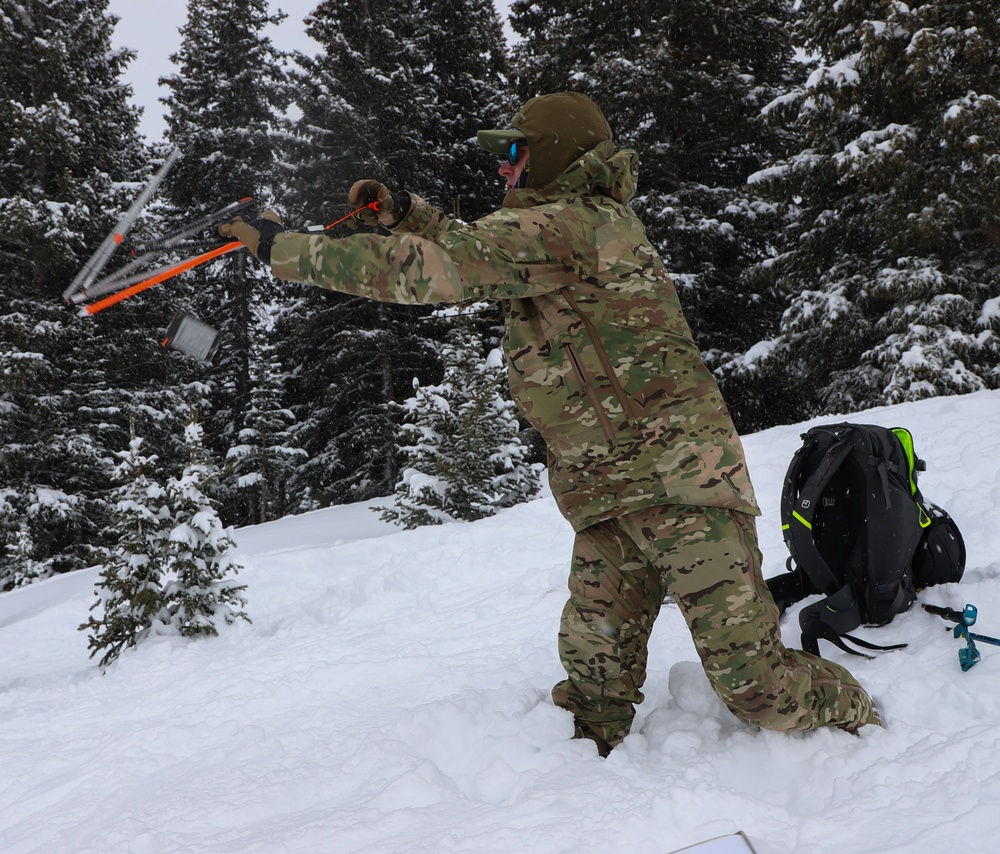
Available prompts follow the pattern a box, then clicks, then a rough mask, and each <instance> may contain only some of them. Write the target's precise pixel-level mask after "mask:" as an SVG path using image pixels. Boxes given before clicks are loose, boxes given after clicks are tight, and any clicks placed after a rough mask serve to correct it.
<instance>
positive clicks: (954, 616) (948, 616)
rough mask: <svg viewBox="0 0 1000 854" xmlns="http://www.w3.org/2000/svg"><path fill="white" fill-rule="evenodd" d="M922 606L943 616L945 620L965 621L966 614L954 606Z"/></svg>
mask: <svg viewBox="0 0 1000 854" xmlns="http://www.w3.org/2000/svg"><path fill="white" fill-rule="evenodd" d="M921 607H922V608H923V609H924V610H925V611H926V612H927V613H928V614H934V615H935V616H936V617H941V618H943V619H945V620H951V621H953V622H955V623H964V622H965V614H963V613H962V612H961V611H955V610H953V609H952V608H942V607H941V606H940V605H921Z"/></svg>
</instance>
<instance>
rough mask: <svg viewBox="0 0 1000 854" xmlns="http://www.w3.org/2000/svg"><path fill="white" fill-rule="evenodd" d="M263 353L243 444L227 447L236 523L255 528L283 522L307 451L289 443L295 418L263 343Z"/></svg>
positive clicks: (255, 374)
mask: <svg viewBox="0 0 1000 854" xmlns="http://www.w3.org/2000/svg"><path fill="white" fill-rule="evenodd" d="M259 346H261V347H263V349H264V351H265V352H264V355H262V356H257V357H256V358H255V359H254V369H253V371H252V374H251V379H252V382H253V390H252V392H251V395H250V409H249V410H248V411H247V413H246V415H245V416H244V426H243V429H242V430H240V433H239V444H237V445H234V446H233V447H231V448H230V449H229V455H228V465H229V466H230V467H231V468H232V473H233V476H234V477H235V479H236V485H237V487H238V489H239V498H240V502H239V513H238V514H237V522H238V523H239V524H242V525H253V524H259V523H261V522H269V521H271V520H274V519H279V518H281V517H282V516H284V515H285V513H286V512H287V511H288V508H289V505H288V483H289V481H290V480H291V478H292V476H293V474H294V472H295V468H296V466H298V465H299V464H301V463H302V461H303V457H304V456H305V452H304V451H303V450H301V449H299V448H295V447H293V446H292V445H291V436H290V428H291V426H292V424H293V423H294V417H293V415H292V413H291V411H290V410H288V409H286V408H285V407H284V406H283V405H282V402H281V398H282V386H281V383H280V377H279V375H278V374H277V372H276V371H275V370H274V369H273V365H274V364H275V363H276V361H277V360H276V359H274V358H273V357H271V356H269V355H268V354H269V353H272V352H273V349H274V348H273V346H272V345H270V344H265V343H262V344H260V345H259Z"/></svg>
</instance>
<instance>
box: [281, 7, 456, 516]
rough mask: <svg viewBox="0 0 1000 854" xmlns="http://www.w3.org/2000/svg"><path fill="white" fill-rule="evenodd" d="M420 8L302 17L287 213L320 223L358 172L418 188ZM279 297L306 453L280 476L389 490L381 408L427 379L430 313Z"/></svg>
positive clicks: (323, 500)
mask: <svg viewBox="0 0 1000 854" xmlns="http://www.w3.org/2000/svg"><path fill="white" fill-rule="evenodd" d="M421 10H422V7H421V6H420V4H414V3H413V2H402V0H386V2H382V3H377V4H369V3H352V4H335V3H324V4H322V5H320V6H319V7H317V9H316V10H315V11H314V13H313V15H312V16H311V17H310V18H308V19H307V22H306V23H307V29H306V31H307V33H308V34H309V36H310V37H311V38H312V39H313V40H314V41H315V42H316V43H317V44H318V46H319V49H320V52H319V53H318V54H317V55H316V56H312V57H310V56H307V55H305V54H297V55H296V56H295V61H296V65H297V66H298V67H299V68H300V69H301V72H299V73H295V74H293V75H292V77H293V81H294V86H295V103H296V106H297V107H298V109H299V111H300V112H301V117H300V118H299V119H297V120H296V121H295V122H294V124H293V125H292V127H291V129H290V134H289V151H288V155H287V159H288V162H289V163H290V164H291V165H290V169H289V172H288V175H287V183H288V186H289V194H288V196H287V198H286V202H287V205H288V207H289V209H290V211H291V213H290V214H289V216H290V218H294V219H295V220H296V221H298V222H302V223H329V222H331V221H332V220H334V219H335V218H337V217H338V216H339V215H341V213H342V212H343V211H344V206H343V201H342V200H344V199H346V197H347V192H348V189H349V188H350V186H351V184H352V183H353V182H354V181H355V180H358V179H360V178H375V179H377V180H380V181H383V182H384V183H386V184H388V185H389V186H391V187H393V188H395V189H410V190H413V191H414V192H418V193H419V192H421V190H422V189H423V187H422V181H421V174H422V171H423V170H424V168H425V166H426V164H427V163H428V162H429V161H430V160H432V159H433V158H434V157H435V156H437V155H436V152H435V151H434V148H435V146H434V145H433V143H428V141H426V140H425V139H424V138H423V135H424V133H425V132H427V129H428V128H429V127H430V126H431V121H430V119H429V116H430V113H429V105H430V104H431V103H432V95H433V93H432V92H431V91H430V89H429V88H428V87H426V86H424V85H422V81H423V76H422V75H424V73H425V72H424V69H425V68H426V67H427V65H428V55H427V53H426V50H425V46H424V45H422V44H421V43H420V40H419V39H417V38H416V37H415V33H416V32H417V29H418V27H417V20H418V19H419V16H420V13H421ZM432 186H433V185H432ZM438 186H440V185H438ZM435 190H437V186H435ZM330 233H331V235H332V236H343V235H346V234H350V233H351V231H350V230H349V229H348V228H346V227H344V226H341V227H339V228H338V229H337V230H335V231H332V232H330ZM283 293H285V294H287V295H288V297H287V303H286V305H285V306H284V307H282V308H281V309H280V312H279V315H278V319H277V321H276V333H277V335H278V336H279V337H280V338H281V339H282V342H283V343H282V344H281V345H280V347H279V350H278V354H279V358H280V360H281V363H282V364H283V365H284V366H285V370H286V371H287V376H288V383H287V386H286V391H287V395H286V404H287V405H288V407H289V408H290V409H291V410H292V412H293V413H294V415H295V419H296V424H295V425H294V427H293V432H292V439H293V441H294V443H295V444H296V445H297V446H298V447H301V448H302V449H303V450H304V451H306V453H307V460H306V462H305V463H304V464H303V465H302V466H301V467H300V468H299V471H298V472H297V474H296V477H295V478H294V479H293V481H292V484H291V489H292V490H293V493H294V496H295V499H294V500H295V501H296V504H297V506H298V507H299V508H300V509H307V508H309V507H314V506H326V505H328V504H332V503H342V502H350V501H360V500H363V499H367V498H371V497H374V496H379V495H387V494H389V493H391V492H392V490H393V488H394V486H395V483H396V480H397V479H398V462H397V459H396V450H395V444H394V437H395V432H396V415H395V411H394V409H393V406H392V404H393V403H394V402H396V401H400V400H403V399H405V397H406V396H407V394H408V393H409V383H410V380H411V378H412V377H413V376H414V375H417V376H418V377H419V378H420V380H421V381H422V382H429V381H433V380H436V379H439V378H440V364H439V363H438V361H437V350H436V346H435V341H434V339H435V330H434V324H433V323H432V322H430V321H427V320H424V318H426V317H427V316H428V315H429V314H430V309H428V308H424V307H413V306H397V305H389V304H381V303H374V302H372V301H370V300H365V299H360V298H356V297H350V296H345V295H341V294H337V293H332V292H322V291H319V290H317V289H315V288H311V287H307V286H303V287H300V288H298V289H296V288H294V286H284V288H283ZM293 294H294V296H292V295H293Z"/></svg>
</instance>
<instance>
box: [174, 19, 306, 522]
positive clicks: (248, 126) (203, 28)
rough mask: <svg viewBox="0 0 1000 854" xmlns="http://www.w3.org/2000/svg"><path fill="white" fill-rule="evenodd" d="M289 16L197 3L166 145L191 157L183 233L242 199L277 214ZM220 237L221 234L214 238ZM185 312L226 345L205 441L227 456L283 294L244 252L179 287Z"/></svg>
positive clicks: (231, 509)
mask: <svg viewBox="0 0 1000 854" xmlns="http://www.w3.org/2000/svg"><path fill="white" fill-rule="evenodd" d="M282 17H283V16H282V15H277V14H276V15H272V14H271V13H270V12H269V11H268V2H267V0H190V2H189V3H188V17H187V21H186V23H185V25H184V26H183V27H182V28H181V35H182V42H181V47H180V49H179V50H178V52H177V53H176V54H175V55H173V56H172V57H171V60H172V61H173V63H174V64H175V66H176V67H177V71H176V72H175V73H174V74H171V75H169V76H168V77H166V78H164V79H163V80H162V81H161V82H162V83H164V84H165V85H166V86H167V88H168V90H169V92H170V94H169V95H168V96H167V97H166V98H165V99H164V102H165V104H166V105H167V108H168V111H169V112H168V115H167V139H168V140H169V142H170V144H171V145H174V146H177V147H178V148H180V150H181V152H182V153H183V157H182V159H181V161H180V162H179V164H178V165H177V167H175V169H174V170H173V172H172V173H171V175H170V178H169V179H168V182H167V185H166V195H167V198H168V200H169V202H170V204H171V206H172V214H173V220H174V222H175V223H176V224H178V225H182V224H183V223H185V222H188V221H191V220H193V219H195V218H197V217H199V216H202V215H204V214H207V213H210V212H212V211H215V210H218V209H219V208H221V207H222V206H224V205H225V204H228V203H229V202H232V201H235V200H237V199H242V198H248V197H249V198H253V199H255V200H256V201H257V202H258V206H259V207H266V206H270V204H271V203H272V199H273V198H274V194H275V186H276V185H277V183H278V181H279V176H278V166H277V163H278V160H279V155H278V150H277V145H276V133H277V128H278V126H279V124H280V122H281V118H280V117H281V115H282V113H283V112H284V110H285V108H286V107H287V105H288V91H287V84H286V79H285V72H284V69H283V67H282V62H283V54H282V53H281V52H280V51H278V50H277V49H276V48H275V47H274V45H273V44H272V43H271V41H270V40H269V39H268V38H267V37H266V36H265V35H264V34H263V32H264V30H265V28H266V27H268V26H270V25H272V24H276V23H278V22H279V21H280V20H281V19H282ZM212 237H215V239H218V237H217V235H212ZM172 288H173V291H174V295H175V299H176V300H177V303H178V307H179V308H183V309H186V310H189V311H190V312H191V313H192V314H193V315H195V316H196V317H198V318H199V319H200V320H202V321H204V322H205V323H208V324H209V325H210V326H212V327H214V328H216V329H218V330H219V331H220V333H221V334H222V341H223V343H222V346H221V347H220V349H219V351H218V354H217V355H216V357H215V359H214V361H213V364H212V365H211V366H210V367H209V366H202V367H201V373H202V380H203V381H204V382H205V383H206V384H207V387H208V394H207V400H208V407H207V408H206V409H204V410H203V413H204V415H203V417H204V421H205V430H206V441H207V442H208V444H209V446H210V447H211V449H212V450H213V452H214V453H216V454H218V455H220V456H223V455H225V454H226V452H227V451H228V449H229V448H230V447H231V446H233V445H236V444H238V443H239V439H238V432H239V430H240V429H241V426H242V424H243V421H244V419H245V417H246V413H247V411H248V409H249V407H250V399H251V394H252V377H251V374H252V371H253V366H252V353H253V349H254V347H253V345H254V341H255V339H256V338H258V337H259V336H260V335H261V334H262V332H261V327H262V324H263V323H264V322H265V320H266V315H267V313H268V305H269V303H270V302H271V301H272V300H273V298H274V295H275V286H274V284H273V281H272V280H271V278H270V276H269V274H268V273H267V272H266V271H265V270H264V268H263V266H262V265H260V264H259V263H258V262H257V261H255V260H253V259H252V258H249V257H248V255H247V253H245V252H238V253H233V254H231V255H229V256H226V258H225V259H223V260H221V261H219V262H217V263H215V264H213V265H211V266H209V267H207V268H202V269H201V270H199V271H196V272H194V273H192V274H189V275H188V276H186V277H185V280H184V281H183V282H181V281H178V282H174V283H172ZM219 488H220V490H221V491H222V493H223V494H224V496H225V497H226V505H225V507H224V512H225V514H226V515H227V517H233V516H234V515H235V513H236V512H237V506H236V505H237V504H238V503H239V496H238V489H237V487H236V484H235V483H233V482H231V481H226V482H225V483H222V484H220V485H219Z"/></svg>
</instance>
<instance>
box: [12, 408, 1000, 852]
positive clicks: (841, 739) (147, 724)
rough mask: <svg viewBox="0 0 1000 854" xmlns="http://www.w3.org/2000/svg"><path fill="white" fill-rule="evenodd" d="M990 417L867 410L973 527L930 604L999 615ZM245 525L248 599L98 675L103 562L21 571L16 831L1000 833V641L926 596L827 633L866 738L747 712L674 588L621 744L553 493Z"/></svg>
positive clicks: (208, 844) (773, 530)
mask: <svg viewBox="0 0 1000 854" xmlns="http://www.w3.org/2000/svg"><path fill="white" fill-rule="evenodd" d="M998 416H1000V393H998V392H983V393H978V394H973V395H968V396H965V397H949V398H940V399H934V400H928V401H923V402H920V403H917V404H909V405H905V406H898V407H889V408H883V409H878V410H873V411H870V412H866V413H861V414H858V415H854V416H852V417H851V418H850V419H849V420H853V421H859V422H864V423H880V424H885V425H886V426H896V425H903V426H907V427H909V428H910V429H911V430H912V432H913V434H914V438H915V443H916V448H917V452H918V453H919V454H920V455H921V456H922V457H923V458H924V459H925V460H926V461H927V472H926V473H925V474H924V475H923V476H922V479H921V486H922V488H923V491H924V494H925V495H926V497H927V498H928V499H930V500H933V501H935V502H936V503H938V504H940V505H941V506H943V507H945V508H946V509H947V510H948V511H949V512H950V513H951V514H952V515H953V516H954V518H955V519H956V520H957V521H958V523H959V525H960V526H961V528H962V530H963V533H964V534H965V538H966V543H967V545H968V551H969V562H968V569H967V570H966V575H965V579H964V580H963V582H962V583H961V584H960V585H949V586H947V587H938V588H933V589H931V590H928V591H925V592H924V593H923V594H921V601H923V602H933V603H936V604H942V605H948V606H951V607H959V608H960V607H961V606H962V605H964V604H965V603H966V602H971V603H974V604H975V605H976V606H977V607H978V609H979V622H978V623H977V624H976V630H977V631H979V632H981V633H982V634H986V635H1000V582H998V580H997V576H998V574H1000V533H998V528H997V525H996V523H995V518H996V516H997V512H998V509H1000V483H998V479H997V470H998V462H997V460H998V451H1000V448H998V445H1000V440H998V432H997V425H998V423H1000V418H998ZM832 420H836V419H819V420H817V421H815V422H809V423H810V424H813V423H822V422H829V421H832ZM805 426H808V425H797V426H790V427H781V428H776V429H773V430H768V431H766V432H763V433H760V434H756V435H752V436H747V437H746V438H745V444H746V448H747V453H748V457H749V461H750V466H751V474H752V476H753V480H754V483H755V486H756V489H757V493H758V497H759V499H760V501H761V503H762V508H763V517H762V519H761V520H760V534H761V543H762V547H763V550H764V556H765V574H766V575H774V574H776V573H778V572H780V571H782V569H783V565H784V561H785V557H786V553H785V549H784V545H783V544H782V542H781V536H780V531H779V523H778V510H777V504H778V498H779V495H780V488H781V480H782V477H783V475H784V472H785V468H786V466H787V464H788V461H789V459H790V458H791V455H792V453H793V451H794V450H795V449H796V448H797V447H798V444H799V434H800V433H801V432H802V431H803V429H804V427H805ZM376 503H377V502H376ZM236 538H237V541H238V543H239V556H240V558H241V559H242V561H243V562H244V564H245V570H244V571H243V572H242V573H241V574H240V576H239V578H240V580H241V581H242V582H244V583H246V584H247V585H248V590H247V599H248V608H247V610H248V613H249V615H250V617H251V618H252V619H253V624H252V625H248V624H237V625H234V626H231V627H224V628H223V631H222V634H221V636H220V637H219V638H217V639H205V640H194V641H188V640H182V639H179V638H153V639H151V640H149V641H147V642H146V643H144V644H142V645H141V646H140V647H138V648H137V649H135V650H130V651H127V652H126V653H124V654H123V655H122V657H121V658H120V659H119V660H118V661H117V662H116V663H115V664H113V665H112V666H111V667H110V668H109V669H108V671H107V672H106V673H104V674H103V675H102V673H101V671H100V670H99V669H98V668H97V667H96V666H95V664H94V663H93V662H92V661H91V660H90V659H88V657H87V644H86V636H85V634H84V633H83V632H79V631H77V626H78V625H79V624H80V623H82V622H84V620H85V619H86V616H87V613H88V608H89V606H90V604H91V603H92V601H93V584H94V581H95V578H96V570H90V571H86V572H79V573H74V574H71V575H69V576H64V577H60V578H55V579H51V580H49V581H46V582H43V583H41V584H37V585H34V586H32V587H29V588H27V589H24V590H19V591H14V592H12V593H9V594H6V595H3V596H0V750H2V756H0V851H2V852H4V854H27V852H71V854H90V852H94V854H96V852H101V854H109V852H136V854H161V853H162V854H166V852H191V854H218V853H221V852H226V854H237V852H238V854H253V853H254V852H262V854H277V853H278V852H296V854H300V853H301V852H310V854H313V852H330V853H331V854H344V852H368V854H376V852H377V854H389V853H390V852H505V854H507V852H545V854H548V852H574V854H584V852H604V851H629V852H636V854H646V853H648V854H654V853H655V854H659V853H660V852H667V851H673V850H675V849H677V848H681V847H683V846H685V845H690V844H692V843H695V842H697V841H699V840H704V839H708V838H710V837H714V836H719V835H722V834H729V833H733V832H735V831H736V830H739V829H742V830H743V831H745V832H746V833H747V834H748V835H749V836H750V837H751V838H752V839H753V840H754V842H755V844H756V845H757V846H758V847H759V849H760V850H761V851H764V852H771V854H791V852H809V854H841V853H842V852H855V854H868V852H871V854H874V853H875V852H878V854H904V852H905V854H924V852H926V854H931V852H934V854H937V852H942V851H950V850H958V849H966V850H970V851H977V852H986V851H993V850H997V846H998V845H1000V843H997V841H996V836H997V831H998V830H1000V817H998V814H997V804H998V801H1000V727H998V722H1000V648H997V647H993V646H987V645H980V651H981V652H982V661H981V662H980V663H979V664H978V665H977V666H976V667H974V668H973V669H972V670H970V671H969V672H968V673H963V672H962V671H961V669H960V667H959V663H958V655H957V653H958V650H959V649H960V648H961V646H962V644H961V642H960V641H957V640H955V639H953V638H952V636H951V633H950V631H949V630H950V627H951V626H950V624H948V623H946V622H944V621H943V620H940V619H938V618H936V617H932V616H930V615H928V614H927V613H926V612H924V611H922V610H920V609H917V608H915V609H912V610H911V611H909V612H907V613H906V614H903V615H901V616H899V617H897V618H896V619H895V620H894V621H893V623H892V624H891V625H889V626H887V627H884V628H882V629H867V630H863V631H862V632H861V633H862V634H863V635H864V636H866V637H868V638H869V639H871V640H873V641H875V642H884V643H891V642H907V643H908V644H909V646H908V648H906V649H905V650H902V651H899V652H894V653H886V654H882V655H879V656H878V657H877V658H875V659H874V660H871V661H867V660H864V659H854V658H850V657H849V656H847V655H845V654H843V653H841V652H840V651H838V650H836V649H834V648H832V647H830V646H829V645H825V644H824V645H823V651H824V654H826V655H828V656H829V657H831V658H833V659H834V660H836V661H840V662H842V663H844V664H846V665H847V666H848V667H849V668H850V669H851V670H852V671H853V672H854V673H855V674H856V675H857V676H858V678H859V679H860V680H861V681H862V682H863V684H865V685H866V686H867V687H868V688H869V690H870V691H871V692H872V693H873V694H874V695H875V696H876V697H877V698H878V700H879V703H880V706H881V709H882V711H883V716H884V718H885V720H886V728H885V729H884V730H879V729H874V728H872V727H866V728H864V729H863V730H862V733H861V736H860V738H854V737H851V736H850V735H847V734H846V733H843V732H840V731H828V730H820V731H817V732H813V733H804V734H792V735H785V734H780V733H773V732H766V731H758V730H755V729H752V728H750V727H748V726H746V725H744V724H742V723H740V722H738V721H737V720H736V719H735V718H733V717H732V716H731V715H730V714H729V712H728V711H727V710H726V709H725V708H724V707H723V706H722V705H721V703H719V701H718V700H717V699H716V698H715V696H714V694H713V693H712V692H711V689H710V688H709V687H708V683H707V681H706V680H705V678H704V676H703V674H702V671H701V667H700V666H699V664H698V663H697V659H696V656H695V652H694V649H693V646H692V644H691V641H690V638H689V637H688V635H687V632H686V628H685V626H684V623H683V621H682V619H681V618H680V616H679V614H678V613H677V612H676V610H675V609H673V608H671V607H667V608H665V609H664V611H663V613H662V615H661V617H660V620H659V621H658V623H657V626H656V629H655V631H654V634H653V639H652V643H651V649H650V656H651V659H650V673H649V679H648V682H647V685H646V694H647V699H646V702H645V703H644V704H643V706H642V707H640V710H639V716H638V718H637V721H636V726H635V729H634V731H633V734H632V735H631V736H630V737H629V738H628V739H627V740H626V741H625V743H624V744H623V745H622V746H621V747H620V748H618V749H617V750H615V751H614V752H613V753H612V754H611V756H610V757H609V758H608V759H607V760H602V759H600V758H599V757H598V756H597V753H596V751H595V749H594V747H593V746H592V745H591V744H590V743H589V742H585V741H575V740H572V739H571V738H570V736H571V733H572V722H571V718H570V715H569V714H568V713H566V712H564V711H562V710H560V709H557V708H555V707H554V706H553V705H552V703H551V701H550V700H549V699H548V691H549V688H550V686H551V685H552V684H553V683H554V682H555V681H557V680H558V679H559V678H561V672H562V671H561V668H560V666H559V662H558V659H557V657H556V645H555V635H556V627H557V623H558V619H559V614H560V611H561V608H562V605H563V601H564V598H565V594H564V586H565V575H566V567H567V562H568V555H569V550H570V544H571V539H572V533H571V531H570V528H569V526H568V525H567V524H566V523H565V522H564V521H563V520H562V519H561V517H560V516H559V515H558V513H557V511H556V509H555V506H554V504H553V503H552V501H551V499H550V498H542V499H539V500H538V501H535V502H533V503H531V504H528V505H522V506H520V507H517V508H514V509H512V510H508V511H505V512H503V513H501V514H500V515H499V516H497V517H494V518H493V519H488V520H483V521H481V522H476V523H472V524H451V525H446V526H442V527H434V528H423V529H418V530H416V531H411V532H406V531H400V530H398V529H395V528H393V527H391V526H389V525H387V524H385V523H382V522H380V521H379V519H378V517H377V516H376V514H374V513H372V512H371V511H370V510H369V509H368V508H367V507H366V506H364V505H355V506H349V507H342V508H333V509H329V510H324V511H320V512H316V513H312V514H307V515H304V516H299V517H294V518H287V519H283V520H280V521H278V522H273V523H270V524H267V525H261V526H257V527H254V528H246V529H241V530H239V531H237V533H236ZM794 614H795V612H794V611H793V612H792V615H790V618H789V619H787V620H786V621H785V640H786V642H788V643H790V644H791V645H795V644H796V643H797V621H796V620H795V618H794Z"/></svg>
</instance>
